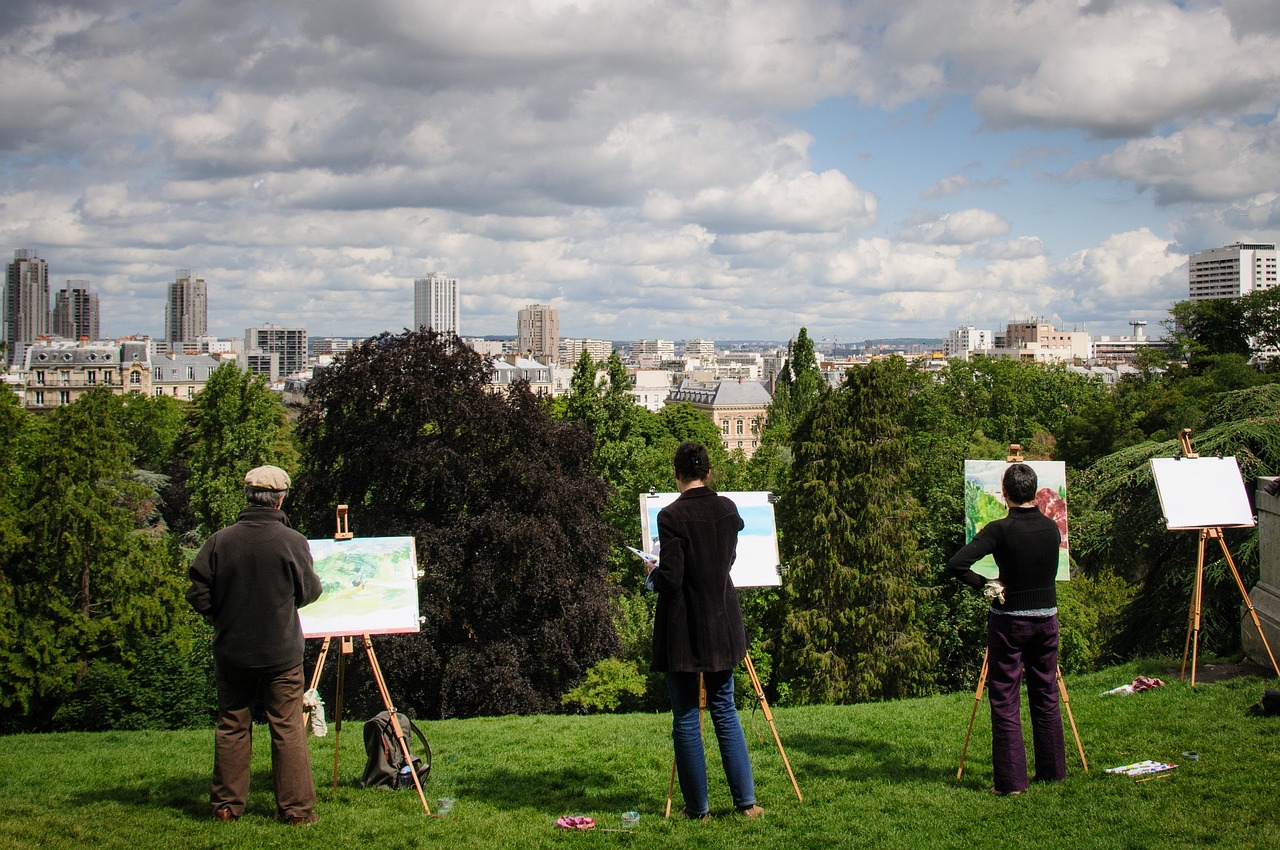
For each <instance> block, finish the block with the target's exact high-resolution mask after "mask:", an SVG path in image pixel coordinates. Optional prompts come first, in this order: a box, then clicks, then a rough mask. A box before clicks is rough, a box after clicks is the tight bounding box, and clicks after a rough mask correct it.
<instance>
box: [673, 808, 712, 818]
mask: <svg viewBox="0 0 1280 850" xmlns="http://www.w3.org/2000/svg"><path fill="white" fill-rule="evenodd" d="M680 814H682V815H684V816H685V817H687V818H688V819H689V820H711V812H703V813H702V814H700V815H695V814H694V813H693V812H691V811H689V810H688V809H681V810H680Z"/></svg>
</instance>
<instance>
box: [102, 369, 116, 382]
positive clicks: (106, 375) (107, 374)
mask: <svg viewBox="0 0 1280 850" xmlns="http://www.w3.org/2000/svg"><path fill="white" fill-rule="evenodd" d="M112 374H113V373H112V372H109V371H107V370H106V369H104V370H102V383H104V384H106V385H107V386H111V385H112V384H114V383H115V379H114V378H112V377H111V376H112Z"/></svg>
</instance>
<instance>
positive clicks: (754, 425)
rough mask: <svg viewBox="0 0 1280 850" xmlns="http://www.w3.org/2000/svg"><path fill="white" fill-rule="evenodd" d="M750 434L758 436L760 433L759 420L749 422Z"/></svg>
mask: <svg viewBox="0 0 1280 850" xmlns="http://www.w3.org/2000/svg"><path fill="white" fill-rule="evenodd" d="M751 433H752V434H759V433H760V420H759V419H752V420H751ZM752 445H755V443H752Z"/></svg>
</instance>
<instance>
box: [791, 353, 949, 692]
mask: <svg viewBox="0 0 1280 850" xmlns="http://www.w3.org/2000/svg"><path fill="white" fill-rule="evenodd" d="M893 372H894V369H893V367H892V365H887V364H880V363H873V364H871V365H870V366H867V367H865V368H862V369H856V370H851V371H850V372H849V373H848V374H847V376H846V378H845V383H844V385H843V386H842V387H841V388H840V389H839V390H836V391H832V392H828V393H824V394H822V396H821V397H820V398H819V399H818V401H817V403H816V404H815V405H814V406H813V407H812V408H811V409H810V411H809V412H808V413H807V414H806V415H805V417H804V418H803V419H801V420H800V422H799V424H798V425H797V426H796V428H795V431H794V439H793V441H792V446H793V452H794V458H795V461H794V466H793V470H794V474H793V475H792V477H791V481H790V482H789V484H788V486H787V489H786V490H785V491H784V498H783V499H782V501H781V503H780V504H779V508H778V523H779V525H780V526H781V528H782V530H783V535H784V539H785V540H786V541H787V547H786V550H785V551H784V553H783V558H784V560H786V562H787V563H788V564H789V565H790V571H789V572H788V574H787V582H786V589H787V596H786V599H787V605H788V608H787V613H786V619H785V627H784V631H783V635H782V677H783V678H784V679H785V681H787V682H788V683H789V689H790V694H791V695H792V696H793V697H794V698H795V699H797V700H799V701H802V702H810V703H812V702H861V701H864V700H872V699H892V698H895V697H902V696H908V695H912V694H917V693H922V692H924V690H925V689H926V688H927V687H928V685H929V684H930V681H931V674H932V670H933V666H934V661H935V659H936V653H935V651H934V650H933V647H932V646H930V644H929V642H928V641H927V640H926V638H925V632H924V629H923V628H922V625H921V623H920V622H919V620H918V618H917V611H916V608H917V603H918V602H919V601H920V597H921V595H922V594H923V593H924V592H925V587H924V584H923V583H922V581H921V579H922V578H923V577H924V576H925V574H926V566H925V564H924V562H923V560H922V559H921V557H920V554H919V548H918V545H917V540H916V535H915V531H914V527H915V524H916V521H917V519H918V517H919V507H918V505H917V503H916V501H915V499H914V498H913V497H912V496H911V491H910V479H911V476H912V473H913V471H914V470H913V464H914V457H913V455H912V451H911V441H910V439H909V437H908V434H907V432H906V428H905V427H904V426H903V425H902V424H901V423H900V422H899V421H898V420H897V419H896V417H895V412H896V411H898V410H901V409H902V407H903V406H904V405H905V402H906V396H905V387H904V386H903V385H902V384H901V383H900V382H898V381H896V380H894V374H893Z"/></svg>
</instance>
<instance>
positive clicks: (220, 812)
mask: <svg viewBox="0 0 1280 850" xmlns="http://www.w3.org/2000/svg"><path fill="white" fill-rule="evenodd" d="M213 819H214V820H220V821H226V822H227V823H233V822H235V821H238V820H240V816H239V815H238V814H236V813H235V812H233V811H231V809H229V808H227V807H226V806H223V807H222V808H220V809H214V811H213Z"/></svg>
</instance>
